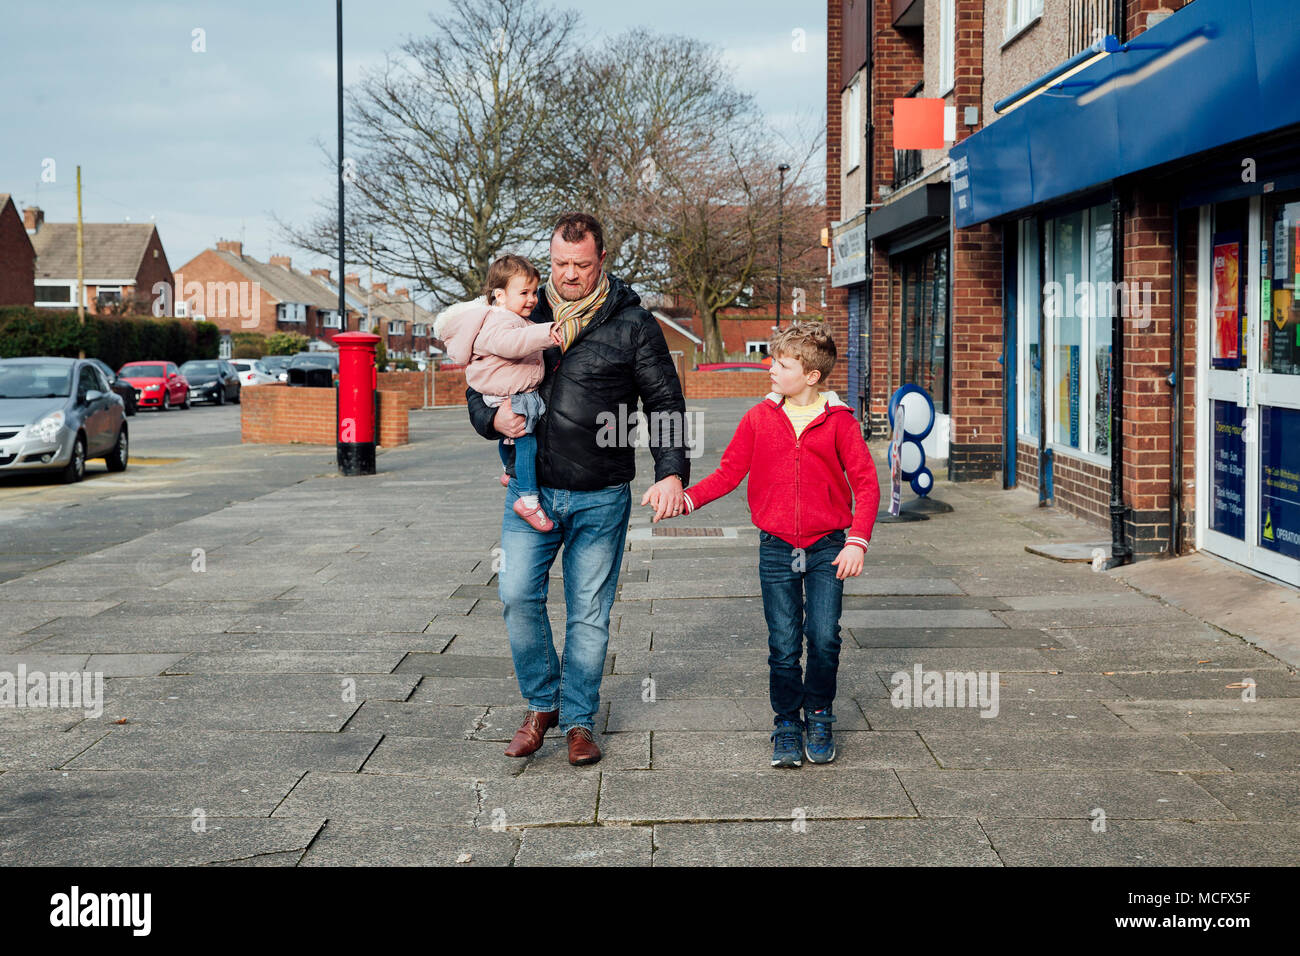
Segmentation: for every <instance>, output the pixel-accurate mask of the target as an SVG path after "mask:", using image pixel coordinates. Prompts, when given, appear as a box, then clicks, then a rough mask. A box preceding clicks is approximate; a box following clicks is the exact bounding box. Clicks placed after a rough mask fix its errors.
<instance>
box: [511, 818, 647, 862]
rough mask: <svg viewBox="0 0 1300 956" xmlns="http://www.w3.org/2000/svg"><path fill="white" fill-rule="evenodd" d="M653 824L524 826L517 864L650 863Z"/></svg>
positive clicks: (516, 859)
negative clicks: (533, 827) (627, 825)
mask: <svg viewBox="0 0 1300 956" xmlns="http://www.w3.org/2000/svg"><path fill="white" fill-rule="evenodd" d="M653 854H654V830H653V828H651V827H595V826H590V827H549V828H541V829H528V830H524V831H523V833H522V834H521V840H520V845H519V855H518V856H517V857H516V858H515V863H514V865H515V866H649V865H650V861H651V857H652V856H653Z"/></svg>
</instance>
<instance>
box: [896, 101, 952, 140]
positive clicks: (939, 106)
mask: <svg viewBox="0 0 1300 956" xmlns="http://www.w3.org/2000/svg"><path fill="white" fill-rule="evenodd" d="M894 149H943V100H942V99H941V98H938V97H921V96H908V97H903V98H902V99H896V100H894Z"/></svg>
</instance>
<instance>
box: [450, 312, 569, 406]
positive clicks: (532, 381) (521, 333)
mask: <svg viewBox="0 0 1300 956" xmlns="http://www.w3.org/2000/svg"><path fill="white" fill-rule="evenodd" d="M554 327H555V323H554V322H530V321H528V320H527V319H525V318H524V317H523V316H521V315H516V314H515V313H513V312H511V311H510V310H509V309H503V308H500V307H499V306H495V305H488V302H487V299H486V298H478V299H475V300H473V301H472V302H459V303H457V304H456V305H452V306H448V307H447V308H446V309H445V310H444V311H442V312H440V313H439V314H438V318H437V319H436V320H435V321H434V323H433V334H434V335H435V336H437V337H438V338H440V339H442V343H443V344H444V345H445V346H447V357H448V358H450V359H451V360H452V361H453V362H456V363H457V364H460V365H464V366H465V384H466V385H468V386H469V387H470V388H472V389H474V390H475V391H476V392H479V393H481V394H483V395H513V394H515V393H516V392H531V391H533V390H534V389H535V388H537V386H538V385H540V384H541V382H542V375H543V373H544V372H545V368H544V367H543V365H542V350H543V349H546V348H549V347H550V346H552V345H554V344H555V342H554V341H553V340H552V339H551V329H553V328H554Z"/></svg>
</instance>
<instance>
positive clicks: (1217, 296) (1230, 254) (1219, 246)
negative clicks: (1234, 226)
mask: <svg viewBox="0 0 1300 956" xmlns="http://www.w3.org/2000/svg"><path fill="white" fill-rule="evenodd" d="M1213 245H1214V295H1213V299H1212V301H1213V303H1214V341H1213V342H1212V343H1211V348H1212V351H1211V355H1210V364H1211V365H1212V366H1213V367H1214V368H1229V369H1235V368H1240V367H1241V365H1242V360H1243V358H1244V355H1243V350H1242V321H1243V319H1244V318H1245V313H1246V310H1245V309H1244V308H1243V307H1242V305H1243V303H1242V295H1243V289H1244V287H1245V283H1244V282H1243V281H1242V279H1243V276H1242V275H1241V233H1239V232H1223V233H1219V234H1218V235H1216V236H1215V237H1214V243H1213Z"/></svg>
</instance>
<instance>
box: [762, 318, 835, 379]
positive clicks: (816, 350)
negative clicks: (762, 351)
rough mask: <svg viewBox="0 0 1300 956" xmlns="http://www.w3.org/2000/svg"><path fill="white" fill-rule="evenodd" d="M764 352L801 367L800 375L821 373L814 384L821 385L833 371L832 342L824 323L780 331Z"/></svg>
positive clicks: (808, 324) (801, 325)
mask: <svg viewBox="0 0 1300 956" xmlns="http://www.w3.org/2000/svg"><path fill="white" fill-rule="evenodd" d="M767 350H768V352H769V354H771V356H772V357H773V358H774V359H775V358H776V357H778V356H788V357H789V358H792V359H795V360H796V361H797V362H798V363H799V364H800V365H802V366H803V370H804V374H807V373H808V372H812V371H814V370H815V371H818V372H821V373H822V374H821V378H820V379H818V380H817V384H819V385H822V384H825V382H826V378H827V376H828V375H830V374H831V369H833V368H834V367H835V358H836V352H835V341H834V339H832V338H831V333H830V330H829V329H828V328H826V323H824V322H800V323H799V324H798V325H791V326H789V327H788V328H784V329H782V330H781V331H780V332H777V333H776V334H775V335H773V336H772V339H771V341H770V342H769V343H768V346H767Z"/></svg>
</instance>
